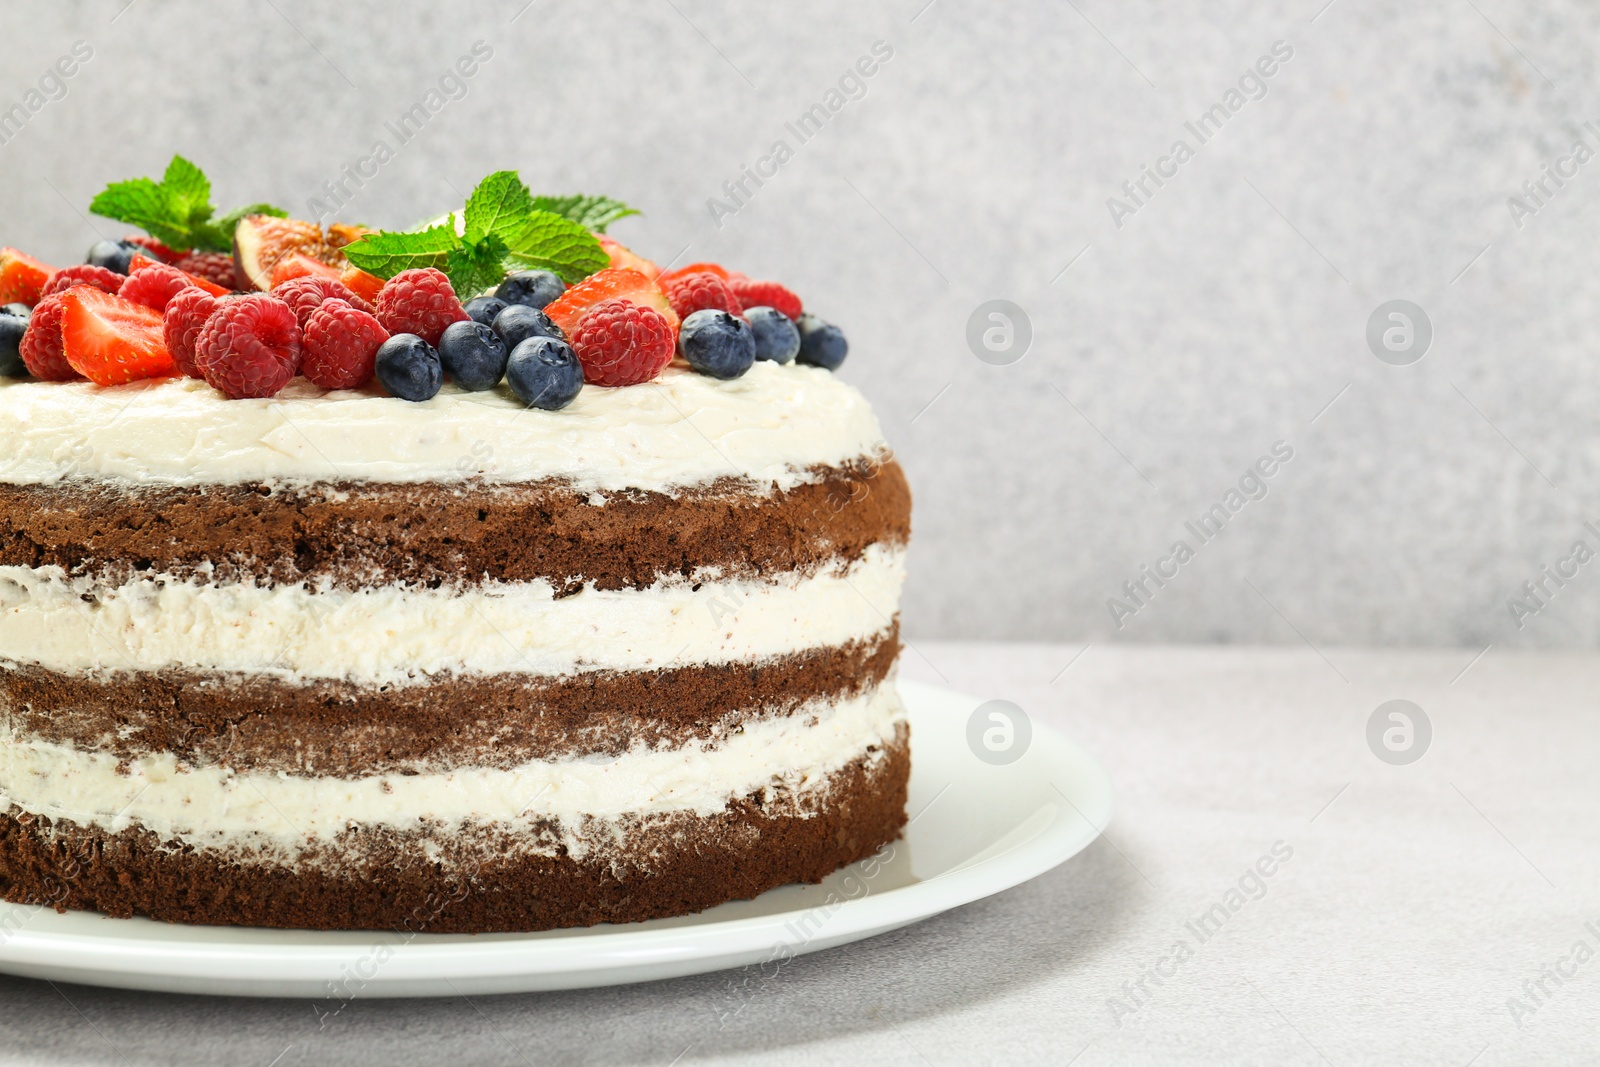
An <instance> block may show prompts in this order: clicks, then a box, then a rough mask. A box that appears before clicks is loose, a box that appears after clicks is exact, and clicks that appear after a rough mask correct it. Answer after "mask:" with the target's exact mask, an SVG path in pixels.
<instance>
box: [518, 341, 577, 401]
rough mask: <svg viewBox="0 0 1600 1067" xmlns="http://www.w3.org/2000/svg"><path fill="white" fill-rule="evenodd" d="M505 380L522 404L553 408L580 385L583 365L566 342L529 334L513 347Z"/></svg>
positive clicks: (571, 395)
mask: <svg viewBox="0 0 1600 1067" xmlns="http://www.w3.org/2000/svg"><path fill="white" fill-rule="evenodd" d="M506 381H507V382H508V383H509V384H510V386H511V391H512V392H513V393H516V394H517V396H518V397H520V398H521V399H522V402H523V403H524V404H527V405H529V406H530V407H536V408H544V409H545V410H546V411H555V410H556V409H557V408H564V407H566V406H567V405H568V404H570V403H572V398H573V397H575V396H577V395H578V390H580V389H582V388H583V364H581V363H579V362H578V356H577V354H576V353H575V352H573V351H572V346H571V345H569V344H567V342H565V341H558V340H556V339H555V338H553V337H530V338H528V339H527V340H526V341H524V342H522V343H521V344H519V345H518V346H517V347H516V348H514V349H512V351H511V362H510V363H508V364H507V365H506Z"/></svg>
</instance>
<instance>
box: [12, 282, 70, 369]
mask: <svg viewBox="0 0 1600 1067" xmlns="http://www.w3.org/2000/svg"><path fill="white" fill-rule="evenodd" d="M61 296H62V294H61V293H52V294H51V295H49V296H46V297H42V298H41V299H40V300H39V303H38V304H37V305H35V306H34V309H33V317H32V318H30V319H29V320H28V329H27V330H26V332H24V333H23V335H22V344H21V345H20V346H19V348H20V350H21V354H22V362H23V365H24V366H26V367H27V368H28V373H29V374H31V375H33V376H34V377H35V378H40V379H43V380H44V381H47V382H64V381H67V380H69V379H71V378H77V377H80V375H79V374H78V372H77V371H75V370H73V369H72V364H70V363H68V362H67V357H66V355H65V354H64V353H63V352H62V351H61V314H62V308H61Z"/></svg>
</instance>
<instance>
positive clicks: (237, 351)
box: [194, 293, 300, 400]
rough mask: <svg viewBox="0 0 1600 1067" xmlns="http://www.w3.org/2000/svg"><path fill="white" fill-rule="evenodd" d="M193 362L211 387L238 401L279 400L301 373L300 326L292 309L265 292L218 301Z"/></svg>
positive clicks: (197, 346) (196, 347)
mask: <svg viewBox="0 0 1600 1067" xmlns="http://www.w3.org/2000/svg"><path fill="white" fill-rule="evenodd" d="M194 360H195V363H196V364H198V366H199V368H200V373H201V374H202V375H204V376H205V380H206V381H207V382H210V383H211V386H212V388H214V389H217V390H219V391H221V392H222V393H224V394H226V395H227V396H229V397H232V398H233V399H235V400H239V399H242V398H245V397H263V396H275V395H276V394H277V392H278V390H280V389H282V388H283V387H284V386H285V385H287V384H288V382H289V379H290V378H293V377H294V376H295V372H296V371H298V370H299V369H300V327H299V324H297V323H296V322H295V319H294V312H293V311H291V310H290V309H289V305H288V304H285V303H284V302H283V301H282V300H278V299H275V298H274V297H271V296H268V295H267V294H266V293H253V294H251V295H250V296H240V297H234V298H232V299H229V300H219V301H218V302H217V309H216V310H215V311H213V312H212V313H211V317H210V318H209V319H207V320H206V324H205V326H204V328H202V329H201V331H200V336H199V337H198V338H197V339H196V340H195V343H194Z"/></svg>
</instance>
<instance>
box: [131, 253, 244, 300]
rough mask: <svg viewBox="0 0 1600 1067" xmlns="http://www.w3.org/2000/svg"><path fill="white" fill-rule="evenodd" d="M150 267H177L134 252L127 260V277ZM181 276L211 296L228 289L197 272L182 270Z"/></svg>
mask: <svg viewBox="0 0 1600 1067" xmlns="http://www.w3.org/2000/svg"><path fill="white" fill-rule="evenodd" d="M151 267H165V268H168V269H170V270H177V269H178V268H177V267H174V266H172V264H170V263H158V262H156V261H155V260H153V259H151V258H150V257H149V256H141V255H138V254H137V253H135V254H134V256H133V258H131V259H129V260H128V277H130V278H131V277H133V276H134V275H135V274H138V273H139V272H140V271H143V270H149V269H150V268H151ZM183 276H184V277H185V278H186V279H188V284H190V285H198V286H199V287H200V288H202V289H204V290H205V291H206V292H208V293H210V294H211V295H212V296H227V295H228V293H229V290H228V289H225V288H223V287H222V286H220V285H218V284H216V283H215V282H209V281H207V280H206V279H204V278H202V277H200V276H199V275H197V274H190V273H188V272H187V271H185V272H183Z"/></svg>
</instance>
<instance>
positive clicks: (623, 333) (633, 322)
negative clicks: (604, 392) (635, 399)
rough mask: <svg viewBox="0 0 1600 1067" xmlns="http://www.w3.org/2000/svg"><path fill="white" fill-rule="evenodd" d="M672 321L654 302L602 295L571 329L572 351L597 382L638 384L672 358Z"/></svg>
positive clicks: (588, 379) (590, 379) (586, 374)
mask: <svg viewBox="0 0 1600 1067" xmlns="http://www.w3.org/2000/svg"><path fill="white" fill-rule="evenodd" d="M675 332H676V331H675V330H674V329H673V326H672V322H671V321H670V320H669V319H668V318H667V317H666V316H665V315H663V314H662V313H661V312H659V311H657V310H656V309H655V308H652V307H645V306H643V305H641V304H635V303H633V302H632V301H631V300H620V299H615V300H602V301H601V302H600V303H598V304H596V305H595V306H594V307H592V308H590V309H589V311H588V312H587V313H586V314H585V315H584V316H583V318H582V319H581V320H579V322H578V328H577V330H575V331H574V332H573V334H572V350H573V352H575V353H577V356H578V362H580V363H582V364H583V380H584V381H586V382H590V383H592V384H594V385H638V384H639V383H640V382H648V381H650V380H651V379H652V378H654V377H655V376H656V375H658V374H660V373H661V372H662V370H664V369H665V368H666V366H667V364H668V363H671V362H672V351H673V348H674V346H675V344H676V338H675V337H674V334H675Z"/></svg>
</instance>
